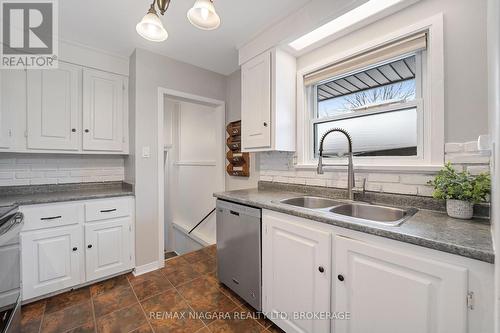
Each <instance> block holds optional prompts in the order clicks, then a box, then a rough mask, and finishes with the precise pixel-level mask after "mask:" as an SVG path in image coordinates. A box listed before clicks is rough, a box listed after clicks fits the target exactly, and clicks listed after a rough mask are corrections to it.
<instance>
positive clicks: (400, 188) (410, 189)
mask: <svg viewBox="0 0 500 333" xmlns="http://www.w3.org/2000/svg"><path fill="white" fill-rule="evenodd" d="M382 191H383V192H387V193H397V194H412V195H417V194H418V187H417V186H414V185H406V184H398V183H384V184H382Z"/></svg>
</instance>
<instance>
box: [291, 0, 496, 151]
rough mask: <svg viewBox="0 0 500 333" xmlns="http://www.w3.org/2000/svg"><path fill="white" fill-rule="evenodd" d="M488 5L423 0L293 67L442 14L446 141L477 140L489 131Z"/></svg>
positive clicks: (330, 55) (452, 0) (301, 59)
mask: <svg viewBox="0 0 500 333" xmlns="http://www.w3.org/2000/svg"><path fill="white" fill-rule="evenodd" d="M486 3H487V1H483V0H481V1H471V0H422V1H420V2H418V3H416V4H414V5H412V6H410V7H408V8H405V9H403V10H402V11H400V12H397V13H395V14H393V15H391V16H388V17H385V18H384V19H382V20H380V21H378V22H375V23H373V24H370V25H368V26H366V27H364V28H362V29H360V30H358V31H355V32H352V33H350V34H348V35H346V36H344V37H342V38H340V39H337V40H335V41H333V42H332V43H330V44H328V45H325V46H323V47H321V48H318V49H316V50H314V51H312V52H309V53H307V54H305V55H303V56H301V57H300V58H298V60H297V69H298V70H300V69H303V68H305V67H308V66H310V65H311V64H313V63H316V62H318V60H321V59H324V58H325V57H333V56H334V55H335V54H341V53H343V52H345V51H347V50H350V49H352V48H353V47H355V46H357V45H360V44H364V43H366V42H367V41H370V40H373V39H376V38H377V37H379V36H382V35H386V34H389V33H391V32H394V31H397V30H399V29H401V28H404V27H406V26H408V25H411V24H412V23H415V22H418V21H421V20H423V19H425V18H428V17H431V16H433V15H436V14H438V13H443V15H444V56H445V59H444V69H445V73H444V74H445V142H466V141H471V140H476V139H477V137H478V136H479V135H481V134H486V133H488V112H487V109H488V104H487V101H488V98H487V91H488V85H487V57H486V46H487V44H486Z"/></svg>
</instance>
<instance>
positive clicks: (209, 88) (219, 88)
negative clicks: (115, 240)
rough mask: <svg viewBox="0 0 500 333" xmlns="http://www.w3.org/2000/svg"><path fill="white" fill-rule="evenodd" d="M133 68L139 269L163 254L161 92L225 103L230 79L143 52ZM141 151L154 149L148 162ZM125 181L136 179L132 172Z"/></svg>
mask: <svg viewBox="0 0 500 333" xmlns="http://www.w3.org/2000/svg"><path fill="white" fill-rule="evenodd" d="M130 63H131V71H130V74H131V76H130V81H131V84H130V86H131V87H134V88H135V94H134V93H132V94H134V95H133V96H134V97H133V99H134V101H133V102H134V103H133V104H131V105H130V112H131V113H135V119H133V123H131V126H132V127H131V142H134V143H135V144H134V146H131V153H132V155H133V156H132V157H130V158H128V159H127V161H126V167H127V168H129V167H130V168H135V171H134V176H133V178H134V179H133V181H134V183H135V195H136V265H137V266H141V265H145V264H149V263H152V262H156V261H157V260H158V254H159V248H158V246H159V244H158V231H159V230H158V228H159V221H158V158H160V156H158V147H157V143H158V135H159V133H158V130H157V128H158V126H157V113H158V88H159V87H162V88H168V89H173V90H178V91H182V92H187V93H191V94H195V95H200V96H204V97H209V98H213V99H218V100H225V98H226V77H225V76H223V75H220V74H217V73H214V72H211V71H208V70H204V69H201V68H198V67H195V66H192V65H189V64H186V63H182V62H179V61H176V60H173V59H170V58H167V57H164V56H161V55H157V54H154V53H151V52H148V51H146V50H142V49H136V50H135V51H134V54H133V55H132V56H131V58H130ZM132 137H133V138H132ZM200 139H202V138H200ZM143 147H150V151H151V157H150V158H142V154H141V151H142V148H143ZM161 158H163V156H161ZM127 179H132V176H131V175H130V174H129V173H128V172H127Z"/></svg>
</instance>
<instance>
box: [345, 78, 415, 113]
mask: <svg viewBox="0 0 500 333" xmlns="http://www.w3.org/2000/svg"><path fill="white" fill-rule="evenodd" d="M411 81H413V80H411ZM412 99H415V89H414V85H412V84H408V82H406V81H404V82H399V83H395V84H390V85H386V86H382V87H378V88H374V89H370V90H365V91H361V92H357V93H354V94H351V95H347V96H345V97H344V100H345V104H344V109H345V110H359V109H366V108H368V107H373V106H376V105H378V104H386V103H389V102H390V103H394V102H402V103H404V102H407V101H409V100H412Z"/></svg>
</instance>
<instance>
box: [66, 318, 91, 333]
mask: <svg viewBox="0 0 500 333" xmlns="http://www.w3.org/2000/svg"><path fill="white" fill-rule="evenodd" d="M64 333H95V325H94V321H91V322H89V323H86V324H85V325H82V326H80V327H77V328H74V329H72V330H69V331H67V332H64Z"/></svg>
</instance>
